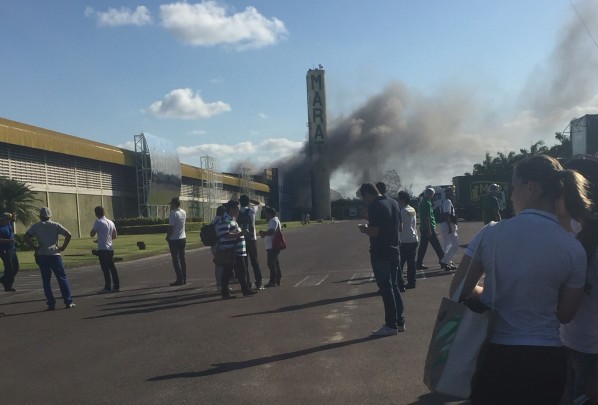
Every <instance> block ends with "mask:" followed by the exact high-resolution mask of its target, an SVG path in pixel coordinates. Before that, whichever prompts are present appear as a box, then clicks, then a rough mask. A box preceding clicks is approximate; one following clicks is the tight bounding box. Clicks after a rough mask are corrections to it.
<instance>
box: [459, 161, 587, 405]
mask: <svg viewBox="0 0 598 405" xmlns="http://www.w3.org/2000/svg"><path fill="white" fill-rule="evenodd" d="M585 185H586V181H585V179H584V178H583V177H582V176H581V175H579V173H577V172H574V171H572V170H563V168H562V166H561V165H560V163H559V162H558V161H557V160H555V159H553V158H551V157H548V156H545V155H535V156H532V157H530V158H527V159H525V160H523V161H522V162H520V163H519V164H518V165H517V167H516V169H515V173H514V175H513V189H512V195H511V200H512V202H513V208H514V209H515V212H516V213H517V216H515V217H514V218H512V219H509V220H507V221H502V222H499V223H495V222H491V223H490V224H488V225H487V226H485V227H484V228H482V230H481V231H480V232H479V233H478V234H477V235H476V236H475V238H474V239H473V240H472V242H471V243H470V244H469V247H468V249H467V251H466V253H465V255H464V257H463V259H462V261H461V263H460V265H459V268H458V270H457V272H456V274H455V277H454V279H453V282H452V284H451V294H452V293H453V292H454V291H456V289H457V288H458V286H459V284H460V283H461V281H462V280H463V278H464V277H465V274H467V278H466V280H465V285H464V288H463V292H464V293H463V294H462V296H461V298H469V299H473V300H479V301H481V303H482V304H484V305H485V306H487V307H491V308H493V309H494V310H495V311H496V313H497V317H496V321H495V322H494V323H493V325H492V327H491V329H490V331H489V343H488V345H487V347H486V350H485V351H484V353H483V355H482V356H481V357H480V363H479V366H478V369H477V371H476V373H475V375H474V378H473V379H472V389H471V397H470V400H471V403H472V404H473V405H478V404H484V405H488V404H505V405H506V404H509V405H511V404H526V405H528V404H538V405H540V404H541V405H551V404H554V405H557V404H559V402H560V399H561V396H562V393H563V389H564V386H565V379H566V375H565V374H566V373H565V369H566V354H565V350H564V349H563V347H562V345H561V341H560V338H559V326H560V323H567V322H570V321H571V319H573V316H574V315H575V313H576V312H577V310H578V308H579V305H580V303H581V297H582V295H583V287H584V284H585V266H586V255H585V252H584V249H583V247H582V245H581V244H580V243H579V241H577V240H576V239H575V238H574V237H573V236H572V235H571V234H569V233H568V232H567V231H566V230H565V229H564V228H563V227H562V226H560V224H559V220H558V217H557V215H556V212H557V211H556V208H557V202H558V201H559V200H561V199H563V200H564V203H565V207H566V208H567V211H568V212H569V213H571V215H572V216H573V217H575V218H585V217H587V216H588V215H589V207H590V206H591V203H590V201H589V199H588V198H587V195H586V189H585ZM476 249H477V250H478V252H477V255H476V254H475V253H474V252H476ZM474 256H475V257H476V260H472V257H474ZM470 263H471V266H469V265H470ZM468 267H469V272H467V270H468ZM484 273H486V278H485V279H484V287H480V286H477V283H478V281H479V280H480V278H481V276H482V275H483V274H484Z"/></svg>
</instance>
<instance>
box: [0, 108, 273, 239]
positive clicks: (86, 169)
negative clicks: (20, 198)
mask: <svg viewBox="0 0 598 405" xmlns="http://www.w3.org/2000/svg"><path fill="white" fill-rule="evenodd" d="M134 138H135V151H131V150H128V149H122V148H118V147H115V146H110V145H106V144H102V143H98V142H94V141H90V140H86V139H83V138H78V137H75V136H71V135H66V134H62V133H59V132H55V131H51V130H48V129H43V128H39V127H35V126H32V125H27V124H23V123H19V122H15V121H11V120H8V119H5V118H0V176H3V177H7V178H10V179H15V180H18V181H21V182H24V183H26V184H27V185H28V186H29V187H30V188H31V189H32V190H33V191H34V192H35V194H36V197H37V198H39V200H40V202H39V206H40V207H42V206H48V207H50V208H51V209H52V212H53V219H55V220H56V221H58V222H60V223H62V224H63V225H64V226H65V227H66V228H67V229H69V230H70V231H71V232H72V233H73V236H78V237H81V236H82V235H87V233H88V232H89V230H90V229H91V227H92V225H93V222H94V221H95V216H94V214H93V209H94V207H95V206H97V205H102V206H103V207H104V208H105V209H106V215H107V216H109V217H111V218H133V217H138V216H152V217H160V218H164V217H166V216H167V215H168V203H169V201H170V198H172V197H175V196H180V198H181V203H182V208H183V209H185V210H186V211H187V216H188V217H190V218H198V219H204V218H205V219H206V220H211V218H212V217H213V215H214V213H215V209H216V207H217V206H218V205H220V204H221V203H223V202H225V201H227V200H229V199H231V198H238V197H239V195H241V194H248V195H249V196H250V198H251V199H253V200H256V201H259V202H260V203H261V204H264V203H266V202H269V195H270V187H269V185H267V184H265V183H259V182H255V181H253V178H252V177H251V176H250V175H249V173H248V172H247V171H243V170H242V172H241V173H239V174H230V173H228V174H227V173H221V172H220V171H219V168H218V163H217V161H216V160H215V159H213V158H211V157H209V156H204V157H202V158H201V167H194V166H191V165H187V164H183V163H180V162H179V160H178V156H176V150H175V148H174V147H173V145H172V144H170V145H168V144H169V141H165V140H162V139H159V138H156V137H151V136H145V135H144V134H140V135H135V137H134ZM164 145H166V146H167V147H166V149H164V148H163V147H164ZM164 151H166V152H164Z"/></svg>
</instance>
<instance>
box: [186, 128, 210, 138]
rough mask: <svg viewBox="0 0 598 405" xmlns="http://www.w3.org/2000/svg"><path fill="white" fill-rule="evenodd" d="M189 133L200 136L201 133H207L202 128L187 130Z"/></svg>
mask: <svg viewBox="0 0 598 405" xmlns="http://www.w3.org/2000/svg"><path fill="white" fill-rule="evenodd" d="M189 134H191V135H198V136H202V135H205V134H207V132H206V131H205V130H203V129H194V130H193V131H191V132H189Z"/></svg>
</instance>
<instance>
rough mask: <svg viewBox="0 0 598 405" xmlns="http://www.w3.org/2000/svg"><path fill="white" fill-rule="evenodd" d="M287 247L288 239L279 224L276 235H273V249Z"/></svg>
mask: <svg viewBox="0 0 598 405" xmlns="http://www.w3.org/2000/svg"><path fill="white" fill-rule="evenodd" d="M286 248H287V240H286V239H285V237H284V234H283V233H282V229H280V226H279V227H278V229H277V230H276V232H274V235H273V236H272V249H274V250H285V249H286Z"/></svg>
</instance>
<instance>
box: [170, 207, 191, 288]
mask: <svg viewBox="0 0 598 405" xmlns="http://www.w3.org/2000/svg"><path fill="white" fill-rule="evenodd" d="M186 220H187V213H186V212H185V210H183V209H182V208H181V200H179V198H178V197H174V198H173V199H172V200H170V216H169V217H168V230H167V231H166V240H167V241H168V247H169V248H170V256H172V265H173V266H174V272H175V273H176V280H175V281H174V283H170V285H172V286H175V285H184V284H187V263H186V261H185V245H186V244H187V235H186V234H185V221H186Z"/></svg>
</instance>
